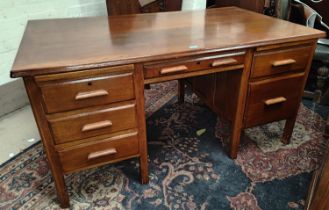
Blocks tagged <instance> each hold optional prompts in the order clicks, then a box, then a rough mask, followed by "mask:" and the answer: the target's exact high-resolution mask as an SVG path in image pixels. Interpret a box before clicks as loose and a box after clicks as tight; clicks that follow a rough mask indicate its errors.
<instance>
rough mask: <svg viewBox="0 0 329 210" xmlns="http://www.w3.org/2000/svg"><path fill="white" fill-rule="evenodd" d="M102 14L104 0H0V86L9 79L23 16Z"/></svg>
mask: <svg viewBox="0 0 329 210" xmlns="http://www.w3.org/2000/svg"><path fill="white" fill-rule="evenodd" d="M106 14H107V13H106V5H105V0H0V86H1V85H2V84H4V83H7V82H8V81H10V78H9V71H10V69H11V66H12V63H13V60H14V58H15V55H16V52H17V48H18V46H19V43H20V40H21V38H22V35H23V32H24V29H25V25H26V22H27V20H30V19H43V18H62V17H80V16H98V15H106Z"/></svg>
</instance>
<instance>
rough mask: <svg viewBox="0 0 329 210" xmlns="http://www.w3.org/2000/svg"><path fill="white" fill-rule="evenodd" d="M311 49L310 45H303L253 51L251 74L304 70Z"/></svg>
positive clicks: (257, 75) (261, 74) (262, 74)
mask: <svg viewBox="0 0 329 210" xmlns="http://www.w3.org/2000/svg"><path fill="white" fill-rule="evenodd" d="M312 49H313V48H312V46H303V47H292V48H290V49H284V50H273V51H265V52H258V53H255V56H254V61H253V67H252V72H251V76H252V77H253V78H255V77H263V76H269V75H274V74H278V73H283V72H296V71H304V70H305V67H306V65H307V62H308V61H309V57H310V56H311V55H312Z"/></svg>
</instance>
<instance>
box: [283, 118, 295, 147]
mask: <svg viewBox="0 0 329 210" xmlns="http://www.w3.org/2000/svg"><path fill="white" fill-rule="evenodd" d="M296 117H297V114H296V115H295V116H294V117H292V118H289V119H287V120H286V124H285V126H284V130H283V135H282V139H281V142H282V143H284V144H289V143H290V139H291V136H292V132H293V130H294V126H295V122H296Z"/></svg>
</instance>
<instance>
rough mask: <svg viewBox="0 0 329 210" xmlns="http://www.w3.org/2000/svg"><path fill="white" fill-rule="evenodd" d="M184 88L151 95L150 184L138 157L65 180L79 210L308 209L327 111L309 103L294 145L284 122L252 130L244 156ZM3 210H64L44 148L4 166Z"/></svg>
mask: <svg viewBox="0 0 329 210" xmlns="http://www.w3.org/2000/svg"><path fill="white" fill-rule="evenodd" d="M176 88H177V83H175V82H170V83H163V84H160V85H152V89H151V90H147V91H146V112H147V116H148V120H147V126H148V128H147V131H148V149H149V168H150V182H149V184H148V185H141V184H140V183H139V180H138V178H139V173H138V161H137V159H132V160H127V161H123V162H120V163H117V164H110V165H106V166H103V167H99V168H95V169H91V170H86V171H82V172H77V173H73V174H70V175H68V176H66V177H65V180H66V183H67V186H68V190H69V194H70V199H71V208H72V209H143V210H147V209H191V210H192V209H244V210H247V209H250V210H256V209H264V210H271V209H273V210H274V209H275V210H277V209H280V210H283V209H303V207H304V205H305V197H306V195H307V188H308V184H309V181H310V178H311V172H312V171H313V170H314V169H315V168H317V167H318V165H319V160H320V158H321V156H322V153H323V151H324V147H325V144H326V140H325V139H324V138H323V137H322V131H323V129H324V120H323V117H321V115H323V116H325V115H327V113H328V112H327V111H328V110H327V109H325V107H319V106H316V105H314V104H312V103H305V105H302V106H301V108H300V111H299V115H298V119H297V123H296V126H295V129H294V133H293V137H292V143H291V144H289V145H282V144H281V143H280V141H279V139H280V136H281V133H282V128H283V122H276V123H271V124H268V125H265V126H261V127H255V128H252V129H248V130H246V131H245V132H244V134H243V136H242V143H241V146H240V151H239V155H238V158H237V159H236V160H231V159H229V158H228V156H227V153H226V152H225V149H224V148H226V146H225V145H226V144H227V141H228V138H229V136H228V130H229V126H228V124H227V123H226V122H223V121H221V120H220V119H218V118H217V117H216V115H215V114H214V113H212V112H211V111H210V110H209V109H208V108H207V107H205V106H204V105H202V104H201V103H200V102H199V101H198V99H197V98H196V97H195V96H194V95H192V94H188V96H187V100H186V101H187V102H185V103H184V104H178V103H176V101H177V99H176V97H175V96H176ZM0 182H1V184H0V209H59V206H58V204H57V200H56V194H55V189H54V184H53V182H52V178H51V174H50V171H49V169H48V166H47V161H46V159H45V155H44V153H43V150H42V146H41V144H40V143H38V144H36V145H34V146H32V147H31V148H29V149H27V150H26V151H24V152H23V153H22V154H20V155H19V156H17V157H15V158H14V159H13V160H11V161H9V162H7V163H5V164H3V165H2V166H1V168H0Z"/></svg>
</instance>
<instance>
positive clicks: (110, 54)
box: [11, 7, 325, 77]
mask: <svg viewBox="0 0 329 210" xmlns="http://www.w3.org/2000/svg"><path fill="white" fill-rule="evenodd" d="M324 36H325V33H324V32H321V31H318V30H314V29H311V28H306V27H304V26H300V25H296V24H293V23H290V22H286V21H283V20H279V19H275V18H271V17H267V16H264V15H261V14H257V13H253V12H250V11H246V10H243V9H239V8H236V7H227V8H218V9H209V10H199V11H185V12H168V13H151V14H139V15H125V16H112V17H89V18H70V19H52V20H33V21H29V22H28V25H27V28H26V31H25V33H24V37H23V39H22V42H21V46H20V48H19V50H18V54H17V57H16V60H15V63H14V65H13V68H12V71H11V76H12V77H19V76H29V75H37V74H45V73H58V72H66V71H74V70H81V69H87V68H97V67H102V66H113V65H119V64H127V63H136V62H144V61H152V60H158V59H164V58H175V57H180V56H185V55H186V56H187V55H193V54H200V53H204V52H214V51H224V50H232V49H242V48H246V47H255V46H262V45H266V44H275V43H282V42H288V41H298V40H306V39H313V38H314V39H315V38H319V37H324Z"/></svg>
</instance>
